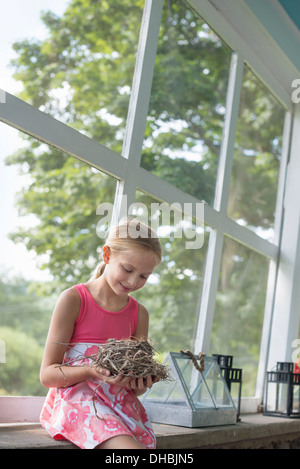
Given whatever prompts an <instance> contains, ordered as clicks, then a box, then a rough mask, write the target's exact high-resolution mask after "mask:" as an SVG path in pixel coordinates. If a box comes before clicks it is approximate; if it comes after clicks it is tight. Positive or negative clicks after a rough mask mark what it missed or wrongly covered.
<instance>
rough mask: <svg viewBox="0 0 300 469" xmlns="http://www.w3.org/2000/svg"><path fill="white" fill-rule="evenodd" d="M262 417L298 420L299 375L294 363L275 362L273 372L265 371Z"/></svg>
mask: <svg viewBox="0 0 300 469" xmlns="http://www.w3.org/2000/svg"><path fill="white" fill-rule="evenodd" d="M264 415H270V416H279V417H288V418H290V417H294V418H300V374H299V373H294V363H290V362H277V365H276V370H275V371H267V373H266V387H265V403H264Z"/></svg>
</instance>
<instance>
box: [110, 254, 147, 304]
mask: <svg viewBox="0 0 300 469" xmlns="http://www.w3.org/2000/svg"><path fill="white" fill-rule="evenodd" d="M155 266H156V260H155V256H154V253H153V252H152V251H150V250H148V249H143V248H140V247H139V248H137V249H134V250H133V249H132V250H128V251H123V252H116V251H114V252H110V254H109V259H108V260H107V265H106V268H105V271H104V275H105V276H106V279H107V281H108V283H109V285H110V287H111V288H112V290H113V291H114V292H115V293H116V294H117V295H122V296H123V295H128V293H130V292H133V291H136V290H139V289H140V288H142V287H143V286H144V285H145V283H146V282H147V279H148V277H149V276H150V275H151V273H152V272H153V270H154V268H155Z"/></svg>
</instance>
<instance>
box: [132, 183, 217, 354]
mask: <svg viewBox="0 0 300 469" xmlns="http://www.w3.org/2000/svg"><path fill="white" fill-rule="evenodd" d="M138 204H139V205H138ZM141 204H144V207H143V206H142V205H141ZM161 204H162V203H161V202H159V201H158V200H155V199H154V198H152V197H150V196H148V195H146V194H143V193H142V192H137V194H136V210H133V214H135V215H138V218H139V219H140V220H142V221H144V222H146V223H149V224H150V226H151V227H152V228H154V229H156V231H157V233H158V236H159V238H160V241H161V244H162V250H163V259H162V263H161V264H160V265H159V266H158V267H157V268H156V269H155V271H154V273H153V274H152V276H151V277H150V278H149V280H148V282H147V284H146V286H145V287H144V288H142V289H141V290H140V291H138V292H136V293H135V294H134V295H135V297H136V298H137V299H139V301H140V302H141V303H142V304H143V305H144V306H145V307H146V308H147V310H148V311H149V317H150V328H149V337H150V339H152V340H153V341H154V343H155V348H156V349H157V350H158V351H159V352H160V353H162V354H166V353H167V352H168V351H175V352H178V351H179V350H180V349H181V348H182V349H189V350H193V347H194V340H195V332H196V327H197V321H198V312H199V309H200V303H199V302H200V299H201V290H202V284H203V276H204V269H205V260H206V253H207V240H208V228H207V227H203V226H200V224H197V225H196V223H195V221H194V220H192V219H191V218H190V217H188V216H187V215H185V214H184V213H180V212H179V211H178V213H177V214H176V216H177V218H176V219H174V213H175V212H172V210H170V206H168V205H167V204H164V205H161ZM189 242H194V243H195V244H194V245H193V246H194V248H195V249H194V248H193V249H191V248H190V247H189V246H190V245H189V244H188V243H189ZM196 243H197V244H196Z"/></svg>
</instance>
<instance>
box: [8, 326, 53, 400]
mask: <svg viewBox="0 0 300 469" xmlns="http://www.w3.org/2000/svg"><path fill="white" fill-rule="evenodd" d="M0 338H1V340H3V341H4V343H5V348H6V350H5V352H6V362H5V363H1V364H0V366H1V373H0V393H1V394H11V395H24V396H26V395H37V396H38V395H43V394H45V389H43V387H42V385H41V384H40V381H39V369H40V364H41V361H42V355H43V347H41V346H40V345H39V344H38V343H37V341H36V340H35V339H33V338H30V337H29V336H28V335H27V334H24V333H23V332H21V331H18V330H15V329H12V328H9V327H0Z"/></svg>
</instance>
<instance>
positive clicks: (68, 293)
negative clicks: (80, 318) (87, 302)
mask: <svg viewBox="0 0 300 469" xmlns="http://www.w3.org/2000/svg"><path fill="white" fill-rule="evenodd" d="M58 304H59V305H60V306H62V307H64V308H68V309H70V310H73V311H76V312H79V309H80V304H81V300H80V296H79V293H78V291H77V289H76V288H75V286H73V287H70V288H68V289H66V290H64V291H63V292H62V293H61V295H60V297H59V299H58Z"/></svg>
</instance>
